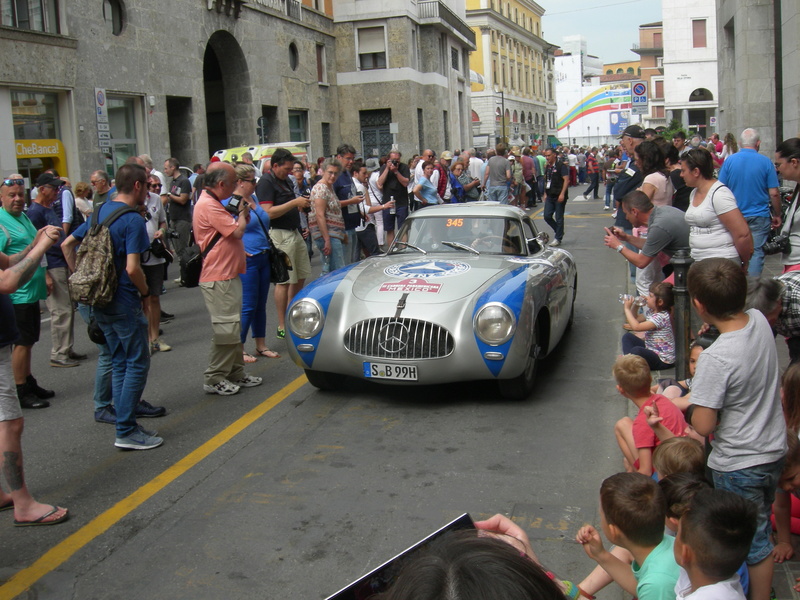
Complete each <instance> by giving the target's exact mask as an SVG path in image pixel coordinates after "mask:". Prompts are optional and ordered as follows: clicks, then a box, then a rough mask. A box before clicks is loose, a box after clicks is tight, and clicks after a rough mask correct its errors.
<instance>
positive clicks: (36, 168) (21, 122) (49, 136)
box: [10, 90, 68, 187]
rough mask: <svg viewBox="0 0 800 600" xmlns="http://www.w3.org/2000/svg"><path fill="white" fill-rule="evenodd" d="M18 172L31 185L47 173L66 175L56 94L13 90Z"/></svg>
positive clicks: (12, 114)
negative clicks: (53, 170) (54, 171)
mask: <svg viewBox="0 0 800 600" xmlns="http://www.w3.org/2000/svg"><path fill="white" fill-rule="evenodd" d="M10 96H11V116H12V120H13V128H14V152H15V155H16V157H17V170H18V172H19V173H21V174H22V176H23V177H24V178H25V179H26V180H27V181H28V182H29V183H28V185H27V186H26V187H30V183H32V182H34V181H36V178H37V177H38V176H39V175H40V174H41V173H42V172H43V171H45V170H47V169H56V171H58V173H59V174H61V175H66V174H67V169H68V165H67V155H66V151H65V149H64V144H63V142H62V140H61V121H60V119H59V97H58V96H59V95H58V93H57V92H38V91H27V90H10Z"/></svg>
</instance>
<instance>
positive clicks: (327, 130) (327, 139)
mask: <svg viewBox="0 0 800 600" xmlns="http://www.w3.org/2000/svg"><path fill="white" fill-rule="evenodd" d="M320 125H322V156H330V155H331V124H330V123H320Z"/></svg>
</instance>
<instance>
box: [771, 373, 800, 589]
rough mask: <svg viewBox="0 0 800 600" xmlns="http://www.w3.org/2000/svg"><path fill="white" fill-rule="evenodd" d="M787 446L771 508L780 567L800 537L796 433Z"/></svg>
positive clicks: (798, 442)
mask: <svg viewBox="0 0 800 600" xmlns="http://www.w3.org/2000/svg"><path fill="white" fill-rule="evenodd" d="M795 364H800V363H795ZM784 379H785V374H784ZM786 445H787V446H788V448H789V449H788V450H787V451H786V461H785V462H784V464H783V472H782V473H781V478H780V480H779V482H778V491H777V493H776V494H775V504H773V505H772V510H773V515H772V525H773V527H774V528H775V548H774V549H773V550H772V557H773V559H774V560H775V562H777V563H782V562H783V561H785V560H789V559H790V558H792V556H794V548H793V547H792V539H791V535H790V534H792V533H794V534H798V533H800V510H799V509H800V506H799V505H800V502H799V501H798V499H797V494H798V492H800V440H798V438H797V433H796V432H795V431H794V430H791V429H790V430H788V431H787V432H786ZM797 587H800V586H797Z"/></svg>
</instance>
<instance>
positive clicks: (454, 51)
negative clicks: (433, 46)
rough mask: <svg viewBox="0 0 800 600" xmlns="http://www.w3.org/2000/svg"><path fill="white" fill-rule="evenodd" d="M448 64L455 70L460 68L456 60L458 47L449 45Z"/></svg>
mask: <svg viewBox="0 0 800 600" xmlns="http://www.w3.org/2000/svg"><path fill="white" fill-rule="evenodd" d="M450 66H451V67H453V68H454V69H455V70H456V71H458V70H459V68H460V67H459V60H458V48H454V47H453V46H450Z"/></svg>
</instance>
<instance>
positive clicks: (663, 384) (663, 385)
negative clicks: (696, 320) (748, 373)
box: [650, 332, 719, 412]
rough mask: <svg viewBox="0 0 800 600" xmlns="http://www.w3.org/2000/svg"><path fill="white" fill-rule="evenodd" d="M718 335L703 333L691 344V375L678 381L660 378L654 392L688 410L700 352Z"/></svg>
mask: <svg viewBox="0 0 800 600" xmlns="http://www.w3.org/2000/svg"><path fill="white" fill-rule="evenodd" d="M718 335H719V333H714V334H711V333H710V332H706V333H703V334H701V335H699V336H698V337H697V339H696V340H695V341H694V342H692V345H691V346H689V377H687V378H686V379H684V380H683V381H676V380H675V379H672V378H666V379H659V380H658V384H657V385H654V386H653V387H652V388H650V389H651V391H652V392H653V393H654V394H661V395H663V396H666V397H667V398H669V399H670V400H672V403H673V404H674V405H675V406H677V407H678V408H680V409H681V410H682V411H683V412H686V409H687V408H689V404H690V399H691V397H692V377H694V372H695V369H696V368H697V359H698V358H700V353H701V352H702V351H703V350H705V349H706V348H708V347H709V346H710V345H711V344H713V343H714V340H716V339H717V336H718Z"/></svg>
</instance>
